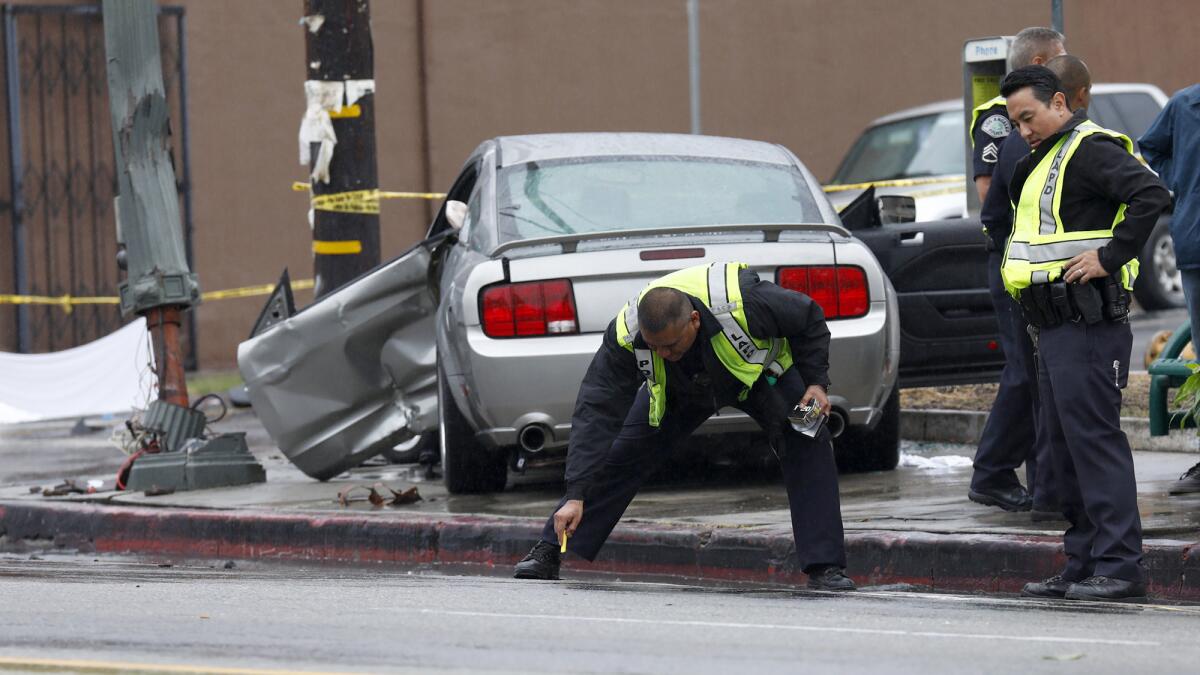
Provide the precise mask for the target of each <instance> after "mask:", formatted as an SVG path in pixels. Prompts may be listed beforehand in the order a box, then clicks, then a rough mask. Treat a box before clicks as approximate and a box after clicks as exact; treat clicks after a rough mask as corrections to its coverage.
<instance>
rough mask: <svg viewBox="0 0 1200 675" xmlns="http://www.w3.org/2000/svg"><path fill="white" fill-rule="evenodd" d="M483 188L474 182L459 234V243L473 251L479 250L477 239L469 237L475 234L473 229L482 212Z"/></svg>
mask: <svg viewBox="0 0 1200 675" xmlns="http://www.w3.org/2000/svg"><path fill="white" fill-rule="evenodd" d="M482 188H483V186H482V185H481V184H480V183H478V182H476V184H475V189H474V190H472V191H471V198H470V200H468V201H467V219H466V221H465V222H464V223H463V227H462V232H461V233H460V234H459V237H458V238H459V241H464V242H466V243H467V245H468V246H470V247H471V248H473V249H475V250H480V246H479V237H473V236H471V235H472V234H473V233H474V232H475V228H476V226H477V225H478V223H479V218H480V215H481V214H482V212H483V194H482V192H483V189H482Z"/></svg>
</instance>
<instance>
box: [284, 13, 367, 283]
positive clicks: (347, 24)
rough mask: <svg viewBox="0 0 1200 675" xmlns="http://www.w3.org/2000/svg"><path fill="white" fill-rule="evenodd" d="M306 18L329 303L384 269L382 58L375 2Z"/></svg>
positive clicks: (317, 232)
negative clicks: (379, 116) (375, 33)
mask: <svg viewBox="0 0 1200 675" xmlns="http://www.w3.org/2000/svg"><path fill="white" fill-rule="evenodd" d="M304 14H305V16H304V20H303V21H302V25H303V26H304V29H305V31H304V35H305V53H306V57H307V64H306V66H305V72H306V73H307V78H306V82H305V87H304V88H305V94H306V97H307V111H306V113H305V118H304V123H303V124H302V125H301V142H302V143H307V144H309V146H308V148H307V150H308V153H307V154H308V156H310V157H311V163H310V168H311V170H312V176H311V186H312V196H313V208H314V211H313V214H312V215H313V223H312V225H313V271H314V273H315V278H316V286H315V291H314V292H315V294H316V296H317V297H321V296H322V295H325V294H327V293H330V292H332V291H334V290H336V289H337V288H338V287H340V286H342V285H344V284H345V283H346V282H348V281H350V280H352V279H354V278H355V277H357V276H359V275H360V274H362V273H363V272H366V271H367V270H369V269H371V268H372V267H375V266H376V265H378V264H379V199H378V194H377V191H378V189H379V172H378V168H377V160H376V150H375V94H374V92H375V79H374V78H375V57H374V47H373V46H372V43H371V8H370V3H369V2H368V0H304ZM305 154H306V153H305V152H304V149H302V152H301V155H302V157H303V156H304V155H305ZM302 161H303V160H302Z"/></svg>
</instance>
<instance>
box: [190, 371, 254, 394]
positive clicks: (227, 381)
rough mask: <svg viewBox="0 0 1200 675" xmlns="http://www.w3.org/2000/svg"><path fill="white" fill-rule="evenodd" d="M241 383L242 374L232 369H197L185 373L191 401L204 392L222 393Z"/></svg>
mask: <svg viewBox="0 0 1200 675" xmlns="http://www.w3.org/2000/svg"><path fill="white" fill-rule="evenodd" d="M241 383H242V374H241V373H239V372H238V371H237V369H232V370H198V371H196V372H194V373H188V374H187V388H188V397H189V398H191V399H192V400H193V401H194V400H196V399H197V398H199V397H201V396H204V395H205V394H224V393H225V390H227V389H229V388H230V387H236V386H237V385H239V384H241Z"/></svg>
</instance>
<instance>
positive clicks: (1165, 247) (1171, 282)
mask: <svg viewBox="0 0 1200 675" xmlns="http://www.w3.org/2000/svg"><path fill="white" fill-rule="evenodd" d="M1138 259H1139V260H1141V263H1142V265H1141V270H1140V271H1139V272H1138V278H1137V282H1136V283H1135V284H1134V285H1133V297H1135V298H1137V301H1138V304H1139V305H1141V306H1142V309H1147V310H1154V309H1172V308H1175V307H1183V306H1184V304H1185V303H1184V299H1183V275H1181V274H1180V273H1179V268H1178V267H1177V266H1176V262H1175V243H1174V242H1173V241H1172V240H1171V228H1170V227H1169V226H1168V225H1167V221H1166V220H1161V221H1159V223H1158V224H1157V225H1155V226H1154V231H1153V232H1151V233H1150V238H1149V239H1148V240H1147V241H1146V246H1145V247H1144V248H1143V249H1142V254H1141V255H1140V256H1138Z"/></svg>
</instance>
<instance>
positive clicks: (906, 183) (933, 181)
mask: <svg viewBox="0 0 1200 675" xmlns="http://www.w3.org/2000/svg"><path fill="white" fill-rule="evenodd" d="M965 180H966V176H965V175H963V174H959V175H957V176H941V177H938V178H898V179H896V180H874V181H868V182H866V183H851V184H847V185H826V186H825V187H823V188H821V189H822V190H824V191H825V192H846V191H847V190H866V189H867V188H869V187H877V188H888V187H913V186H916V185H940V184H942V183H953V182H961V181H965ZM964 185H965V183H964ZM963 190H964V191H965V190H966V188H965V187H964V188H963Z"/></svg>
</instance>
